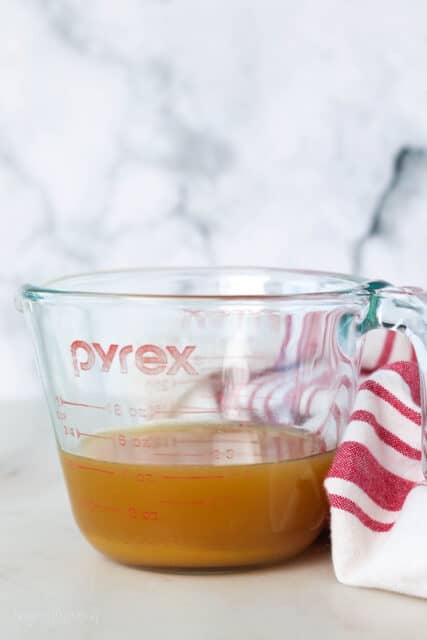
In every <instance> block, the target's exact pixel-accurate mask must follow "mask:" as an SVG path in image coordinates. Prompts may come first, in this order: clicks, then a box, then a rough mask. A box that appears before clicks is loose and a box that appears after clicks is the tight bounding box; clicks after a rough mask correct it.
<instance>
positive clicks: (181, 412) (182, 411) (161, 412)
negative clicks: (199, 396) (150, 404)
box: [153, 407, 219, 416]
mask: <svg viewBox="0 0 427 640" xmlns="http://www.w3.org/2000/svg"><path fill="white" fill-rule="evenodd" d="M153 413H154V414H155V415H165V416H168V415H172V416H176V415H180V416H181V415H187V414H199V413H212V414H218V413H219V411H218V409H181V407H178V408H177V409H174V410H173V411H166V410H162V409H159V410H158V411H154V412H153Z"/></svg>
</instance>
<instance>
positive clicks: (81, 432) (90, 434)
mask: <svg viewBox="0 0 427 640" xmlns="http://www.w3.org/2000/svg"><path fill="white" fill-rule="evenodd" d="M79 435H81V436H85V437H86V438H101V439H102V440H112V439H113V436H100V435H97V434H96V433H84V431H79Z"/></svg>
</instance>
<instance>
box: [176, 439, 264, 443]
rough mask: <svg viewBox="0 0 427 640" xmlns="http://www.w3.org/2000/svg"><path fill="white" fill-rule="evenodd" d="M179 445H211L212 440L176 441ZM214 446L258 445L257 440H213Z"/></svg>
mask: <svg viewBox="0 0 427 640" xmlns="http://www.w3.org/2000/svg"><path fill="white" fill-rule="evenodd" d="M176 442H177V443H179V444H212V440H176ZM213 442H214V443H215V444H260V443H259V442H258V440H214V441H213Z"/></svg>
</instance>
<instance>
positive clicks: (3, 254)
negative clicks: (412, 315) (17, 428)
mask: <svg viewBox="0 0 427 640" xmlns="http://www.w3.org/2000/svg"><path fill="white" fill-rule="evenodd" d="M0 17H1V19H0V220H1V231H2V232H1V234H0V326H1V329H2V336H3V339H2V340H1V343H0V360H1V373H0V383H1V384H0V395H1V396H3V397H13V396H21V395H26V396H30V395H35V394H39V392H40V391H39V385H38V382H37V379H36V376H35V370H34V363H33V357H32V350H31V346H30V344H29V339H28V336H27V334H26V332H25V327H24V322H23V319H22V316H20V315H19V314H18V313H17V312H16V311H15V309H14V306H13V296H14V292H15V290H16V288H17V287H18V285H19V284H21V283H22V282H25V281H31V282H37V283H38V282H41V281H43V280H46V279H49V278H51V277H55V276H58V275H62V274H65V273H73V272H78V271H87V270H91V269H103V268H114V267H129V266H137V265H142V266H144V265H165V264H169V265H180V264H184V265H190V264H191V265H208V264H239V263H244V264H261V265H276V266H290V267H307V268H319V269H329V270H339V271H354V272H357V273H361V274H363V275H368V276H382V277H384V278H387V279H389V280H394V281H395V282H397V283H402V284H408V283H410V284H417V285H426V286H427V254H426V252H425V250H424V246H425V244H426V241H427V225H426V221H427V81H426V80H427V72H426V67H427V4H426V3H425V1H424V0H407V1H406V2H405V3H403V2H401V1H393V0H359V2H343V0H336V1H334V0H311V1H310V0H252V1H249V2H248V0H229V1H225V0H203V1H201V0H121V1H120V2H115V1H114V0H14V1H13V2H10V1H9V0H0Z"/></svg>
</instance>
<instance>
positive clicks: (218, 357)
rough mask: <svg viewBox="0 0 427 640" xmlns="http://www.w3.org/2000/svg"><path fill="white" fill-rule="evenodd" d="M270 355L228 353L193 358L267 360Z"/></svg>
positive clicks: (194, 357)
mask: <svg viewBox="0 0 427 640" xmlns="http://www.w3.org/2000/svg"><path fill="white" fill-rule="evenodd" d="M269 357H271V355H270V356H268V355H265V356H263V355H259V356H256V355H253V356H251V355H248V356H245V355H235V356H233V355H228V354H227V355H222V356H193V359H194V360H230V359H232V360H266V359H267V358H269Z"/></svg>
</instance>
